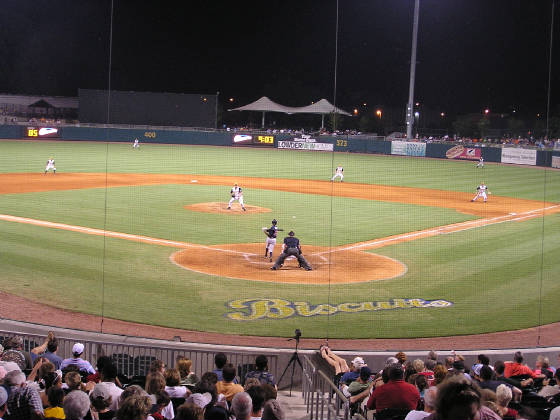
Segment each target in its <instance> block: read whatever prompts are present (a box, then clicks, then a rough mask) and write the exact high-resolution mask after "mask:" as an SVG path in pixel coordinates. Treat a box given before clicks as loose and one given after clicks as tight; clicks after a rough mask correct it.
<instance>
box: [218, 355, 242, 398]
mask: <svg viewBox="0 0 560 420" xmlns="http://www.w3.org/2000/svg"><path fill="white" fill-rule="evenodd" d="M222 373H223V374H222V377H223V380H221V381H218V383H217V384H216V388H217V390H218V393H220V394H224V396H225V397H226V400H227V401H228V402H231V401H232V400H233V397H234V395H235V394H237V393H239V392H243V387H242V386H241V385H239V384H236V383H234V382H233V380H234V379H235V367H234V366H233V365H232V364H231V363H227V364H226V365H225V366H224V367H223V370H222Z"/></svg>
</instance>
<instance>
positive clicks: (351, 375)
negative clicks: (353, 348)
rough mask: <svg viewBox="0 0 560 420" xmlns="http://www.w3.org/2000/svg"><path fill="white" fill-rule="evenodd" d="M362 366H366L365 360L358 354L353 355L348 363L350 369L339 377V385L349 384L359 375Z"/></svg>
mask: <svg viewBox="0 0 560 420" xmlns="http://www.w3.org/2000/svg"><path fill="white" fill-rule="evenodd" d="M363 366H367V365H366V362H364V359H363V358H361V357H360V356H357V357H354V359H352V362H351V364H350V370H349V371H348V372H346V373H345V374H344V375H342V378H340V385H343V384H346V385H350V384H351V383H352V382H354V381H355V380H356V379H358V378H359V377H360V369H361V368H362V367H363Z"/></svg>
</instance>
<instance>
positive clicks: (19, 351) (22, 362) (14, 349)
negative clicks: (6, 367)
mask: <svg viewBox="0 0 560 420" xmlns="http://www.w3.org/2000/svg"><path fill="white" fill-rule="evenodd" d="M2 345H3V347H4V352H3V353H2V356H0V359H1V360H2V361H4V362H14V363H16V364H17V365H18V367H19V368H20V370H27V371H30V370H31V368H32V367H33V363H32V360H31V355H30V354H29V352H27V351H24V350H23V338H21V336H19V335H16V336H13V337H8V338H6V339H5V340H4V342H3V343H2Z"/></svg>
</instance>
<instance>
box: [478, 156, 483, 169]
mask: <svg viewBox="0 0 560 420" xmlns="http://www.w3.org/2000/svg"><path fill="white" fill-rule="evenodd" d="M476 167H477V168H484V158H483V157H482V156H480V159H478V163H477V164H476Z"/></svg>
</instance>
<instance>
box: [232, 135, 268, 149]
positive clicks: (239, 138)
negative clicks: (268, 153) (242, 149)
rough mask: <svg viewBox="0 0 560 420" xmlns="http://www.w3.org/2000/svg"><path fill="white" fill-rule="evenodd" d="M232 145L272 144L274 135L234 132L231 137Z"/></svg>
mask: <svg viewBox="0 0 560 420" xmlns="http://www.w3.org/2000/svg"><path fill="white" fill-rule="evenodd" d="M231 143H232V145H234V146H269V147H273V146H274V136H268V135H257V134H236V135H234V136H233V137H232V139H231Z"/></svg>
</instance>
